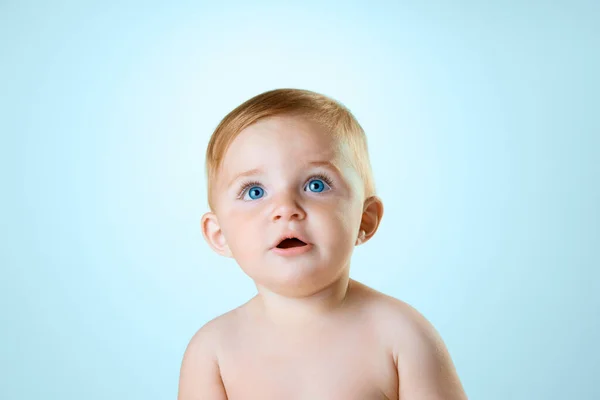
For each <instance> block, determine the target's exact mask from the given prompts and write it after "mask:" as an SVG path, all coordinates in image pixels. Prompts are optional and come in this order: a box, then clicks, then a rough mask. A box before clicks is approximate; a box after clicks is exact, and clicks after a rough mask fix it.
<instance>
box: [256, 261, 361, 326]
mask: <svg viewBox="0 0 600 400" xmlns="http://www.w3.org/2000/svg"><path fill="white" fill-rule="evenodd" d="M352 283H353V281H352V280H351V279H350V277H349V273H348V271H345V272H344V273H343V274H342V275H341V276H340V277H338V278H337V279H336V280H335V281H333V282H332V283H331V284H329V285H327V286H325V287H323V288H320V289H319V290H317V291H315V292H313V293H310V294H308V295H305V296H301V297H289V296H285V295H284V294H278V293H275V292H272V291H270V290H268V289H266V288H264V287H261V286H258V285H257V289H258V295H257V296H256V302H257V305H258V307H259V309H260V310H261V311H262V314H263V315H264V317H265V318H266V320H267V322H269V323H271V324H274V325H276V326H278V327H281V328H292V329H294V328H296V327H298V326H307V325H312V324H313V323H320V322H323V321H324V320H325V319H326V318H325V317H331V316H332V315H334V314H335V313H336V312H338V311H339V310H340V309H341V308H342V306H343V305H344V303H345V301H346V298H347V296H348V293H349V289H350V287H351V286H352Z"/></svg>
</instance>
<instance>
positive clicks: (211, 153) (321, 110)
mask: <svg viewBox="0 0 600 400" xmlns="http://www.w3.org/2000/svg"><path fill="white" fill-rule="evenodd" d="M276 115H293V116H302V117H305V118H307V119H308V120H311V121H314V122H317V123H319V124H321V125H322V126H324V127H325V128H326V129H327V131H328V132H329V133H330V134H331V135H332V136H333V137H334V138H335V140H336V141H338V142H340V143H344V144H346V145H347V147H348V149H349V150H350V162H351V164H352V166H353V167H354V168H355V169H356V171H357V172H358V174H359V176H360V177H361V179H362V181H363V183H364V189H365V198H368V197H370V196H372V195H374V194H375V182H374V179H373V172H372V169H371V163H370V160H369V152H368V147H367V138H366V135H365V132H364V130H363V129H362V127H361V126H360V124H359V123H358V121H357V120H356V118H355V117H354V115H352V113H351V112H350V110H348V109H347V108H346V107H345V106H344V105H342V104H341V103H339V102H338V101H336V100H334V99H332V98H330V97H327V96H325V95H323V94H320V93H316V92H313V91H309V90H302V89H275V90H270V91H267V92H264V93H261V94H259V95H257V96H255V97H253V98H251V99H249V100H247V101H245V102H244V103H242V104H240V105H239V106H237V107H236V108H235V109H234V110H232V111H231V112H230V113H229V114H227V115H226V116H225V117H224V118H223V119H222V120H221V122H220V123H219V125H218V126H217V128H216V129H215V131H214V132H213V134H212V136H211V138H210V141H209V143H208V147H207V149H206V176H207V182H208V204H209V207H210V208H211V210H214V207H213V204H212V201H211V200H212V187H213V182H214V180H215V179H216V177H217V175H218V172H219V169H220V168H221V164H222V162H223V158H224V157H225V152H226V151H227V149H228V148H229V145H230V144H231V143H232V142H233V140H234V139H235V138H236V137H237V136H238V135H239V134H240V132H241V131H243V130H244V129H245V128H247V127H248V126H250V125H251V124H253V123H255V122H257V121H258V120H260V119H263V118H267V117H272V116H276Z"/></svg>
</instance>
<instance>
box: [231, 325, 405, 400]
mask: <svg viewBox="0 0 600 400" xmlns="http://www.w3.org/2000/svg"><path fill="white" fill-rule="evenodd" d="M374 339H376V338H372V337H370V336H369V335H362V334H360V332H354V333H350V334H346V335H340V336H334V335H333V336H327V335H324V336H323V337H313V338H312V339H310V338H309V339H306V340H297V341H293V340H292V341H285V342H278V341H277V340H273V339H269V340H261V338H256V337H254V338H246V340H243V341H239V342H237V343H235V344H233V343H232V344H231V345H230V346H228V350H227V351H225V352H224V354H222V357H221V359H220V368H221V376H222V379H223V384H224V386H225V388H226V391H227V395H228V399H229V400H236V399H261V400H269V399H277V400H280V399H288V400H296V399H297V400H301V399H302V400H303V399H310V400H320V399H323V400H325V399H327V400H336V399H340V400H341V399H344V400H353V399H356V400H371V399H372V400H376V399H377V400H379V399H392V398H395V399H397V398H398V380H397V372H396V369H395V365H394V362H393V358H392V355H391V352H390V351H388V349H387V348H386V346H385V345H384V344H382V343H380V342H378V341H377V340H374Z"/></svg>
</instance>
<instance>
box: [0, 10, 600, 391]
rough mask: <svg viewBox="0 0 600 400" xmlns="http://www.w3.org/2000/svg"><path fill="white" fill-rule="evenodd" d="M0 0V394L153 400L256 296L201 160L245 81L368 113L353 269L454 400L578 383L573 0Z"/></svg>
mask: <svg viewBox="0 0 600 400" xmlns="http://www.w3.org/2000/svg"><path fill="white" fill-rule="evenodd" d="M247 3H248V2H225V3H221V5H218V4H217V3H216V2H212V3H206V4H200V3H199V2H191V1H190V2H183V3H179V4H178V5H170V6H166V5H164V4H162V3H160V2H149V1H144V2H142V1H134V2H127V3H121V2H119V3H117V2H114V3H113V4H112V5H107V4H106V2H97V3H95V4H94V3H91V2H74V1H73V2H65V1H54V2H42V1H37V2H27V1H19V2H17V1H6V0H4V1H0V57H1V62H0V116H1V118H0V132H1V142H0V148H1V154H0V155H1V159H0V167H1V168H0V171H1V172H0V173H1V178H2V188H1V191H2V196H1V200H0V201H1V202H2V216H1V218H2V219H1V221H0V222H1V226H2V237H1V243H2V251H1V254H0V262H1V266H2V269H1V276H0V305H1V310H0V318H1V319H0V321H1V324H2V325H1V331H0V343H1V347H0V350H1V352H0V398H2V399H7V400H9V399H41V398H44V399H62V400H68V399H87V400H93V399H174V398H175V397H176V393H177V382H178V377H179V367H180V365H181V358H182V355H183V352H184V350H185V347H186V345H187V343H188V341H189V339H190V338H191V336H192V335H193V334H194V332H195V331H196V330H197V329H198V328H199V327H200V326H202V325H203V324H204V323H205V322H207V321H208V320H209V319H211V318H214V317H216V316H217V315H219V314H221V313H224V312H226V311H228V310H229V309H231V308H234V307H236V306H238V305H239V304H241V303H243V302H245V301H246V300H247V299H248V298H250V297H251V296H253V294H254V293H255V288H254V286H253V284H252V282H251V281H250V280H249V278H247V277H246V276H245V275H244V274H243V273H242V272H241V270H240V269H239V267H238V266H237V265H236V264H235V262H233V261H232V260H229V259H224V258H220V257H219V256H217V255H215V254H213V253H212V252H211V251H210V249H209V247H208V245H207V244H206V243H205V242H204V240H203V238H202V235H201V231H200V218H201V215H202V214H203V213H204V212H205V211H206V210H207V203H206V192H205V179H204V151H205V146H206V144H207V143H208V139H209V136H210V134H211V133H212V131H213V129H214V128H215V127H216V125H217V124H218V122H219V121H220V119H221V118H222V117H224V116H225V114H226V113H228V112H229V111H230V110H231V109H233V108H234V107H235V106H237V105H238V104H240V103H241V102H243V101H245V100H247V99H248V98H250V97H252V96H254V95H256V94H258V93H261V92H263V91H266V90H270V89H274V88H279V87H297V88H305V89H311V90H315V91H318V92H321V93H324V94H327V95H329V96H332V97H333V98H335V99H337V100H339V101H341V102H342V103H343V104H345V105H346V106H348V107H349V108H350V109H351V110H352V112H353V113H354V114H355V116H356V117H357V119H358V120H359V121H360V123H361V124H362V125H363V127H364V128H365V130H366V132H367V135H368V138H369V144H370V148H371V153H372V158H373V168H374V172H375V177H376V182H377V185H378V189H379V194H380V195H381V197H382V198H383V200H384V203H385V206H386V210H385V216H384V219H383V222H382V225H381V228H380V231H379V232H378V234H377V235H376V237H375V238H374V239H373V240H372V241H371V242H369V243H368V244H367V245H365V246H363V247H360V248H358V249H357V250H356V252H355V258H354V263H353V269H352V276H353V277H354V278H355V279H358V280H360V281H363V282H364V283H366V284H368V285H371V286H373V287H374V288H375V289H377V290H380V291H383V292H385V293H387V294H390V295H393V296H395V297H398V298H400V299H402V300H404V301H407V302H409V303H410V304H412V305H413V306H414V307H416V308H417V309H418V310H420V311H421V312H422V313H423V314H424V315H425V316H426V317H427V318H428V319H429V320H430V321H431V322H432V323H433V324H434V326H435V327H436V328H437V329H438V331H439V332H440V334H441V335H442V337H443V338H444V340H445V342H446V344H447V346H448V348H449V350H450V353H451V355H452V357H453V360H454V362H455V365H456V368H457V370H458V373H459V375H460V377H461V380H462V382H463V385H464V387H465V389H466V391H467V394H468V395H469V397H470V398H471V399H486V400H496V399H498V400H500V399H502V400H504V399H524V400H525V399H598V398H600V386H598V382H597V380H598V374H599V373H600V361H599V359H600V350H599V348H598V338H599V337H600V322H599V315H600V307H599V306H600V294H599V292H600V290H599V289H600V286H599V284H598V281H599V279H600V273H599V272H598V269H599V266H600V254H599V248H600V232H599V231H600V229H599V226H600V217H599V208H600V207H599V206H600V190H599V182H600V168H599V165H598V150H599V146H600V140H599V133H600V132H599V131H600V129H599V128H600V121H599V116H598V111H599V104H600V102H599V100H600V99H599V96H598V93H599V90H600V80H599V78H598V71H600V60H599V54H600V48H599V47H600V46H599V39H600V28H599V26H600V7H599V6H598V3H597V2H594V1H588V2H583V1H575V2H574V1H570V2H567V1H562V2H558V1H557V2H552V5H549V3H550V2H546V1H530V2H527V3H528V4H527V5H524V4H523V2H520V1H502V2H496V4H489V2H485V4H484V2H481V3H482V4H476V2H469V1H437V2H432V1H429V2H419V3H420V4H419V5H414V4H410V3H408V2H406V3H404V4H395V5H393V4H391V2H390V3H386V2H369V5H367V2H363V3H359V2H344V3H335V2H334V3H329V4H325V3H321V2H302V3H301V4H300V3H299V4H297V5H282V4H280V3H279V2H271V3H268V2H253V5H251V6H250V5H248V4H247Z"/></svg>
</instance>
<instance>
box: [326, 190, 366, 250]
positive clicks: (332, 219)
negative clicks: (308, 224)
mask: <svg viewBox="0 0 600 400" xmlns="http://www.w3.org/2000/svg"><path fill="white" fill-rule="evenodd" d="M320 220H321V221H322V223H321V224H320V225H322V226H320V227H319V228H318V229H319V231H320V232H321V234H322V235H324V236H325V237H326V238H325V239H326V240H327V241H329V242H331V243H332V244H334V245H335V246H336V247H337V246H345V244H346V243H347V242H352V243H354V240H355V236H356V234H357V232H358V227H359V225H360V208H357V207H356V205H355V204H354V203H353V202H350V201H348V200H342V201H338V202H336V203H335V204H333V205H331V206H330V207H327V208H326V209H323V210H321V218H320Z"/></svg>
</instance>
